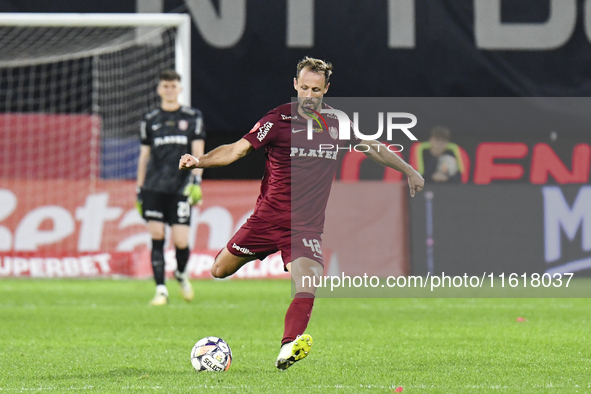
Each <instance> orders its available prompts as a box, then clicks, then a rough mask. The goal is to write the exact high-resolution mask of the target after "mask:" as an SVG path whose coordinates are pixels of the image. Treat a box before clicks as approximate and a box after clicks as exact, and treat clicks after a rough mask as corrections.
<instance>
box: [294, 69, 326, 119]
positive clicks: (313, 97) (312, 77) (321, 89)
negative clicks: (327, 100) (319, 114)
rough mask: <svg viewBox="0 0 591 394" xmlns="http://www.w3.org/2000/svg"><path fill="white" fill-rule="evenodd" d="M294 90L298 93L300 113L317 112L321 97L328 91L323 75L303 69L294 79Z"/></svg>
mask: <svg viewBox="0 0 591 394" xmlns="http://www.w3.org/2000/svg"><path fill="white" fill-rule="evenodd" d="M293 83H294V88H295V90H296V91H297V92H298V104H299V106H300V108H301V109H302V111H304V112H306V110H308V112H310V111H309V110H314V111H319V110H320V105H321V104H322V97H324V94H325V93H326V92H327V91H328V86H329V85H330V84H329V85H325V79H324V74H323V73H317V72H312V71H310V70H308V69H306V68H304V69H303V70H302V71H301V72H300V75H299V76H298V78H294V82H293Z"/></svg>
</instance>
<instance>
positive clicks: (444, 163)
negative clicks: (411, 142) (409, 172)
mask: <svg viewBox="0 0 591 394" xmlns="http://www.w3.org/2000/svg"><path fill="white" fill-rule="evenodd" d="M450 140H451V131H449V129H448V128H447V127H442V126H436V127H434V128H433V129H431V137H430V138H429V141H428V142H423V143H421V146H420V147H419V149H420V152H421V154H420V155H419V156H420V157H419V160H422V161H423V164H422V166H421V165H419V168H421V167H422V168H423V171H422V175H423V176H424V177H425V179H427V180H428V181H433V182H460V181H461V177H462V174H461V173H460V168H459V160H460V157H461V156H460V152H459V148H458V146H457V145H456V144H454V143H451V142H450Z"/></svg>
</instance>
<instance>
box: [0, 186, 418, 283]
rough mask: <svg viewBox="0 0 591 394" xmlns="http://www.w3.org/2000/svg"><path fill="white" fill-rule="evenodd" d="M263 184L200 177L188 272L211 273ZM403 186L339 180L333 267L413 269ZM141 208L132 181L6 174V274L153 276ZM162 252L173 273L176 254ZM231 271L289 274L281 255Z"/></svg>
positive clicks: (2, 248)
mask: <svg viewBox="0 0 591 394" xmlns="http://www.w3.org/2000/svg"><path fill="white" fill-rule="evenodd" d="M259 187H260V182H259V181H204V182H203V193H204V203H203V204H202V205H200V206H198V207H194V208H193V211H192V215H193V217H192V220H191V232H190V243H191V245H192V253H191V256H190V259H189V266H188V269H189V272H190V274H191V277H193V278H210V277H211V275H210V274H209V270H210V268H211V265H212V264H213V261H214V259H215V256H216V255H217V253H218V252H219V250H220V249H222V248H223V247H224V246H225V245H226V243H227V242H228V240H229V239H230V238H231V237H232V235H233V234H234V233H235V232H236V230H237V229H238V228H239V227H240V226H241V225H242V224H243V223H244V222H245V221H246V219H247V218H248V217H249V216H250V214H251V213H252V210H253V208H254V206H255V202H256V198H257V196H258V193H259ZM404 190H405V189H404V185H403V184H401V183H394V184H392V183H381V182H362V183H340V182H336V183H335V185H334V187H333V195H332V196H331V202H329V208H328V210H327V228H326V234H325V237H324V239H325V242H324V247H323V249H324V254H325V262H326V267H325V270H326V272H327V273H329V274H337V275H338V274H340V273H341V272H345V273H351V272H354V273H357V272H367V273H368V274H372V275H379V274H391V273H394V274H401V273H404V272H406V268H405V267H406V265H407V260H408V259H407V255H406V254H407V247H406V243H407V239H406V236H405V234H406V219H405V218H406V216H405V210H404V206H405V199H404V196H403V193H404ZM134 204H135V183H134V182H131V181H102V180H101V181H99V180H97V181H82V180H63V179H56V180H29V181H24V180H0V277H43V278H53V277H58V278H61V277H66V278H67V277H96V276H114V275H124V276H131V277H150V276H151V265H150V250H149V249H150V245H151V240H150V235H149V233H148V231H147V228H146V226H145V222H144V221H143V219H142V218H141V217H140V215H139V213H138V212H137V211H136V209H135V206H134ZM351 207H356V208H354V209H351ZM358 208H359V209H358ZM376 234H382V235H386V234H387V235H388V236H387V237H386V238H385V239H384V238H383V237H381V238H380V237H378V236H376ZM167 238H169V237H167ZM165 251H166V252H165V260H166V270H167V272H168V273H169V274H172V271H174V269H175V268H176V260H175V251H174V248H173V247H172V245H166V246H165ZM362 258H365V259H366V261H364V263H363V264H359V261H360V259H362ZM234 277H237V278H289V274H288V273H286V272H284V270H283V262H282V259H281V256H280V254H278V253H277V254H274V255H271V256H269V257H268V258H266V259H265V260H264V261H255V262H251V263H249V264H247V265H246V266H245V267H243V268H242V269H241V270H240V271H239V272H238V273H236V275H235V276H234Z"/></svg>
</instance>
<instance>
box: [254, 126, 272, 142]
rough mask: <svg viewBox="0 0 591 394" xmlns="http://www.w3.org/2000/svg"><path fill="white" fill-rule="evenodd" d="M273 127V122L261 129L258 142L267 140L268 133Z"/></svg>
mask: <svg viewBox="0 0 591 394" xmlns="http://www.w3.org/2000/svg"><path fill="white" fill-rule="evenodd" d="M271 127H273V122H267V123H265V124H264V125H263V126H262V127H259V133H258V134H257V140H259V142H261V141H262V140H264V139H265V137H266V136H267V133H269V130H271Z"/></svg>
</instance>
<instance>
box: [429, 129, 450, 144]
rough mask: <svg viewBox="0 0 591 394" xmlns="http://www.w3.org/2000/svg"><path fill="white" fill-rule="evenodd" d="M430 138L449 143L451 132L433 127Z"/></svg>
mask: <svg viewBox="0 0 591 394" xmlns="http://www.w3.org/2000/svg"><path fill="white" fill-rule="evenodd" d="M431 138H435V139H438V140H444V141H448V142H449V141H450V140H451V131H449V129H448V128H447V127H443V126H435V127H433V128H432V129H431Z"/></svg>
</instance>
